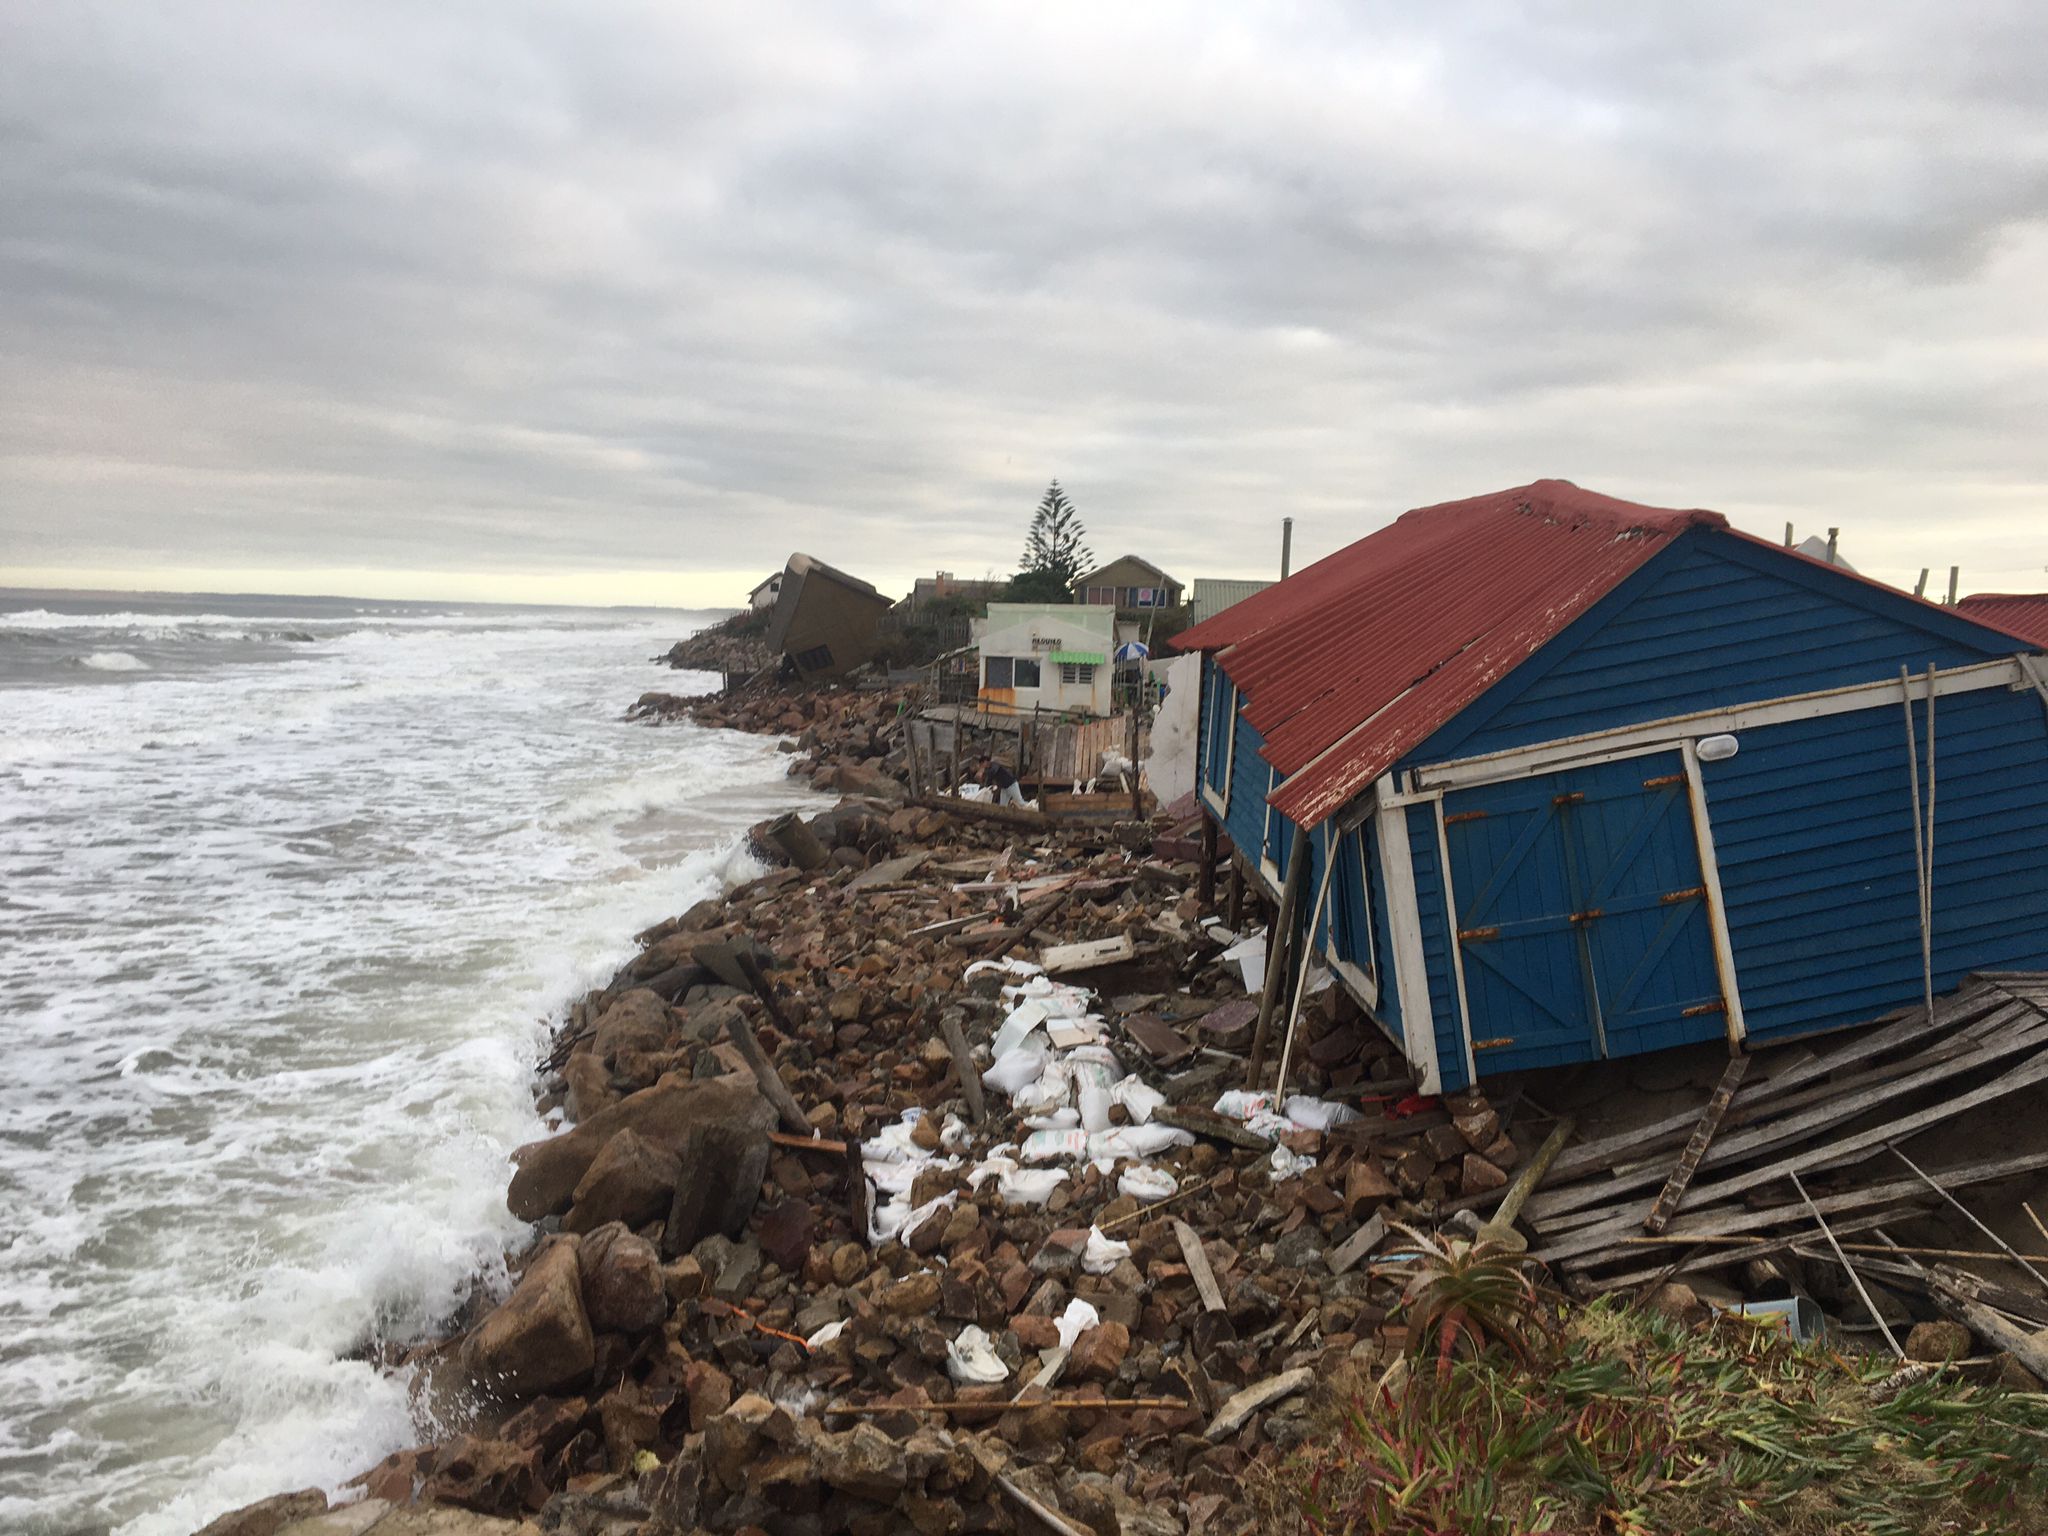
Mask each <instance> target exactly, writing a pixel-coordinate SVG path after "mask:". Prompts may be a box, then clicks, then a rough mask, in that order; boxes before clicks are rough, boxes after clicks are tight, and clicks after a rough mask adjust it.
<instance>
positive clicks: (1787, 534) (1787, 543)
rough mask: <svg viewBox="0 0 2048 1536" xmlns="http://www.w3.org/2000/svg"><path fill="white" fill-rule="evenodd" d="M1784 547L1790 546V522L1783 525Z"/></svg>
mask: <svg viewBox="0 0 2048 1536" xmlns="http://www.w3.org/2000/svg"><path fill="white" fill-rule="evenodd" d="M1785 547H1786V548H1787V549H1790V548H1791V547H1792V525H1791V524H1790V523H1787V524H1786V525H1785Z"/></svg>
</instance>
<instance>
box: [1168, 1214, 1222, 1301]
mask: <svg viewBox="0 0 2048 1536" xmlns="http://www.w3.org/2000/svg"><path fill="white" fill-rule="evenodd" d="M1173 1235H1174V1239H1175V1240H1176V1241H1177V1242H1178V1243H1179V1244H1180V1256H1181V1257H1182V1258H1183V1259H1184V1260H1186V1261H1187V1266H1188V1274H1189V1275H1190V1276H1192V1277H1193V1278H1194V1282H1195V1289H1196V1290H1197V1291H1199V1292H1200V1293H1201V1296H1202V1305H1203V1307H1204V1308H1206V1309H1207V1310H1208V1311H1211V1312H1221V1311H1222V1310H1223V1292H1222V1290H1221V1289H1220V1288H1219V1287H1218V1286H1217V1284H1216V1272H1215V1271H1214V1270H1213V1269H1211V1268H1210V1267H1209V1255H1208V1254H1206V1253H1204V1252H1203V1251H1202V1239H1201V1238H1200V1237H1199V1236H1198V1235H1197V1234H1196V1232H1195V1229H1194V1228H1193V1227H1191V1226H1189V1225H1188V1224H1187V1223H1186V1222H1184V1221H1181V1220H1180V1219H1179V1218H1175V1220H1174V1223H1173Z"/></svg>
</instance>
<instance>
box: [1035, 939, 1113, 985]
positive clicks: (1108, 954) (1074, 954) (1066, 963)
mask: <svg viewBox="0 0 2048 1536" xmlns="http://www.w3.org/2000/svg"><path fill="white" fill-rule="evenodd" d="M1136 953H1137V947H1136V946H1135V945H1133V944H1132V943H1131V936H1130V935H1129V934H1127V933H1120V934H1118V935H1117V936H1116V937H1115V938H1111V939H1083V940H1081V941H1080V942H1079V943H1076V944H1053V945H1049V946H1047V947H1046V948H1045V949H1044V950H1042V951H1041V952H1040V953H1039V956H1038V963H1039V964H1040V965H1042V966H1043V967H1045V974H1046V975H1048V976H1064V975H1066V974H1067V973H1068V972H1069V971H1091V970H1094V969H1095V968H1096V967H1097V966H1100V965H1115V964H1116V963H1117V962H1119V961H1122V960H1128V959H1130V958H1131V957H1132V956H1133V955H1134V954H1136Z"/></svg>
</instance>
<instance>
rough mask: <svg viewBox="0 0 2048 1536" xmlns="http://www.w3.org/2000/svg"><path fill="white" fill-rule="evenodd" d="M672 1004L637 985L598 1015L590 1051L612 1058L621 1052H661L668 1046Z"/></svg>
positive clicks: (591, 1037) (592, 1033)
mask: <svg viewBox="0 0 2048 1536" xmlns="http://www.w3.org/2000/svg"><path fill="white" fill-rule="evenodd" d="M668 1031H669V1017H668V1004H667V1003H665V1002H663V1001H662V1000H661V998H660V997H659V996H658V995H656V994H655V993H653V992H649V991H648V990H647V989H646V988H645V987H635V988H634V989H633V990H632V991H630V992H627V993H625V994H624V995H623V996H621V997H620V998H619V1000H618V1001H617V1002H615V1003H613V1004H612V1005H611V1007H609V1008H607V1009H605V1011H604V1012H603V1013H602V1014H600V1015H599V1016H598V1020H597V1024H596V1027H595V1028H593V1029H592V1030H591V1035H590V1051H591V1054H592V1055H594V1056H601V1057H604V1058H605V1059H607V1060H609V1059H610V1058H612V1057H614V1056H616V1055H618V1054H619V1052H621V1051H659V1050H662V1049H663V1048H665V1047H666V1046H667V1045H668Z"/></svg>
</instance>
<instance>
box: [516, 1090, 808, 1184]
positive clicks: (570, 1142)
mask: <svg viewBox="0 0 2048 1536" xmlns="http://www.w3.org/2000/svg"><path fill="white" fill-rule="evenodd" d="M774 1124H775V1111H774V1109H773V1108H772V1107H771V1106H770V1105H769V1103H768V1101H767V1100H766V1099H764V1098H762V1097H761V1090H760V1089H759V1088H757V1087H756V1086H755V1085H754V1083H753V1082H752V1080H751V1079H743V1078H739V1077H724V1078H706V1079H704V1080H702V1081H697V1082H692V1081H688V1080H685V1079H681V1078H678V1077H676V1076H675V1075H674V1074H671V1075H670V1076H668V1077H666V1078H663V1079H662V1080H661V1081H660V1082H658V1083H656V1084H655V1085H654V1086H653V1087H652V1088H643V1089H641V1090H640V1091H639V1092H638V1093H634V1094H628V1095H627V1096H626V1097H625V1098H623V1099H621V1100H619V1102H618V1103H616V1104H613V1105H611V1106H610V1107H608V1108H606V1109H602V1110H600V1111H598V1113H596V1114H594V1115H592V1116H591V1117H590V1118H589V1119H588V1120H585V1121H582V1122H581V1123H580V1124H578V1125H576V1126H574V1127H573V1128H571V1129H570V1130H567V1131H564V1132H563V1133H562V1134H561V1135H559V1136H551V1137H549V1138H548V1139H546V1140H545V1141H531V1142H528V1143H527V1144H526V1145H525V1146H523V1147H521V1148H519V1149H518V1150H517V1151H516V1152H514V1153H513V1154H512V1161H513V1163H514V1164H515V1165H516V1167H515V1169H514V1171H513V1174H512V1182H511V1186H510V1188H508V1189H507V1191H506V1194H505V1203H506V1204H507V1205H508V1206H509V1207H511V1210H512V1214H513V1215H514V1216H517V1217H518V1218H519V1219H520V1220H522V1221H539V1220H540V1219H541V1218H542V1217H543V1216H554V1215H559V1214H560V1213H561V1212H562V1211H564V1210H566V1209H568V1206H569V1202H570V1200H571V1199H572V1198H573V1197H574V1195H575V1193H576V1186H577V1185H578V1184H580V1183H581V1182H582V1181H583V1176H584V1174H586V1173H588V1172H589V1171H590V1165H591V1163H592V1162H593V1161H595V1160H596V1157H597V1154H598V1153H599V1152H601V1151H603V1150H604V1147H605V1144H606V1143H607V1142H609V1141H610V1140H611V1139H612V1138H613V1137H614V1136H616V1135H618V1134H619V1132H621V1131H633V1132H636V1133H638V1134H639V1135H640V1136H641V1137H642V1138H644V1139H645V1140H647V1141H650V1142H652V1143H653V1144H654V1145H656V1146H658V1147H664V1148H666V1149H667V1150H668V1151H670V1152H672V1153H674V1154H676V1155H677V1156H678V1157H681V1158H683V1159H684V1164H685V1171H686V1172H687V1171H688V1167H689V1164H690V1159H689V1157H688V1156H687V1155H686V1149H687V1148H688V1145H689V1142H690V1137H691V1135H692V1133H693V1132H697V1131H705V1130H714V1129H715V1130H716V1131H717V1133H718V1139H719V1140H720V1141H721V1142H723V1143H727V1144H731V1145H734V1146H744V1147H747V1148H753V1147H757V1146H758V1148H759V1155H760V1159H761V1163H762V1166H764V1167H765V1166H766V1161H767V1156H768V1132H769V1131H770V1130H771V1129H772V1128H773V1127H774ZM759 1181H760V1178H759V1175H758V1174H757V1175H756V1176H755V1180H754V1182H755V1183H757V1184H758V1183H759ZM749 1209H751V1205H750V1206H749ZM741 1219H742V1220H744V1219H745V1218H744V1217H742V1218H741Z"/></svg>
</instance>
